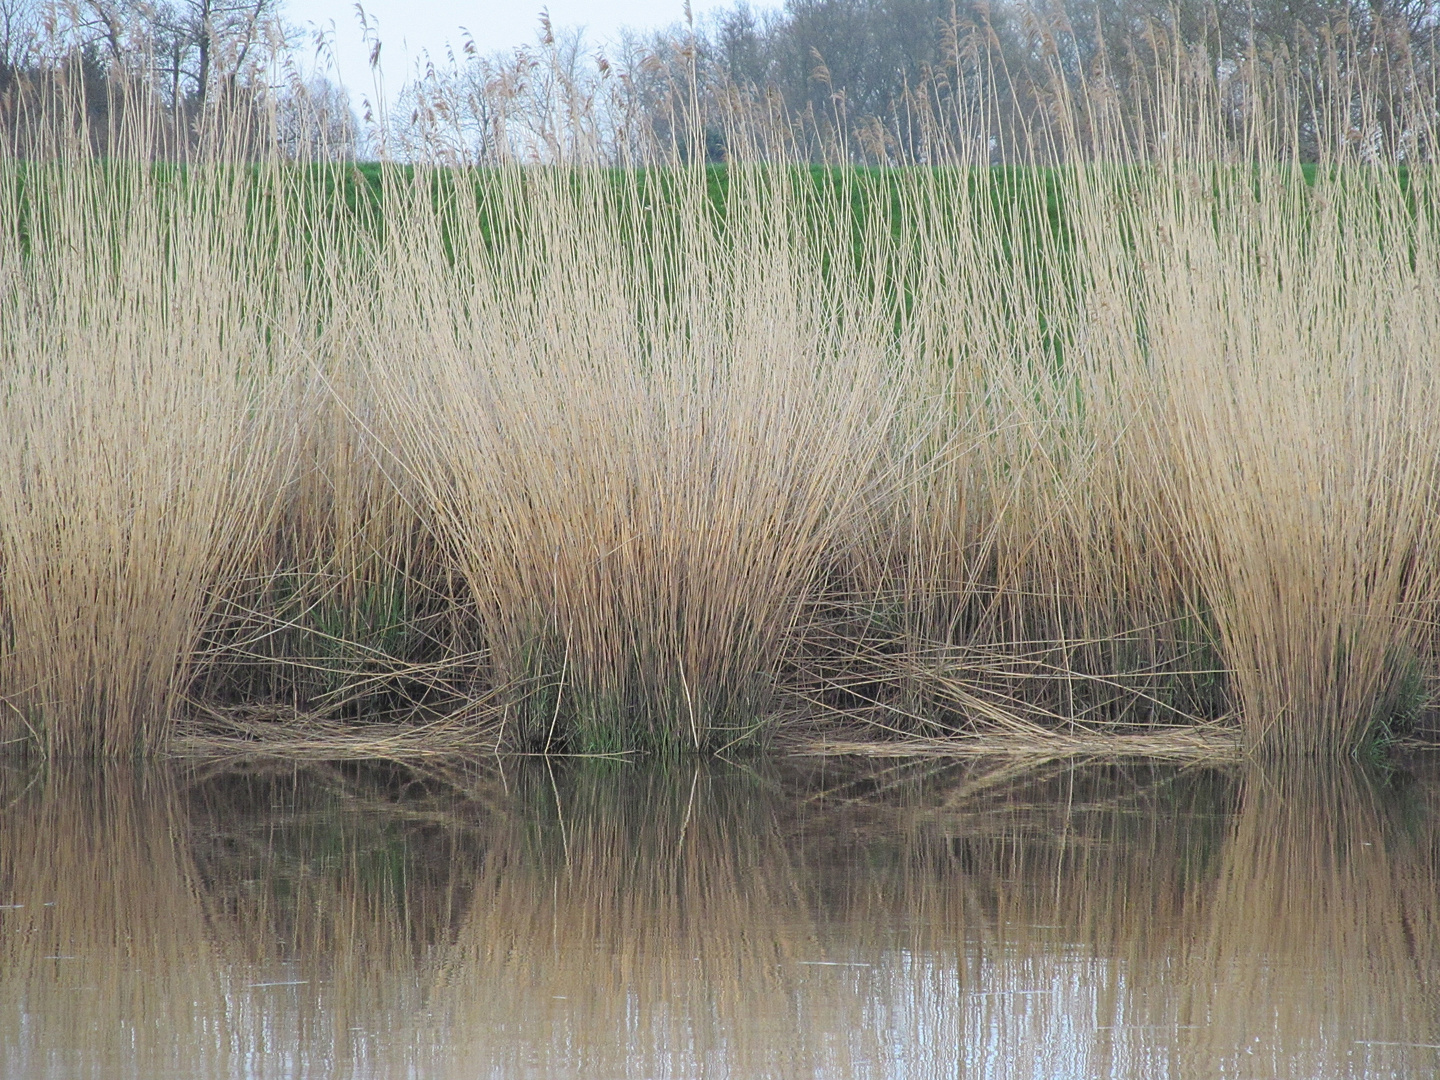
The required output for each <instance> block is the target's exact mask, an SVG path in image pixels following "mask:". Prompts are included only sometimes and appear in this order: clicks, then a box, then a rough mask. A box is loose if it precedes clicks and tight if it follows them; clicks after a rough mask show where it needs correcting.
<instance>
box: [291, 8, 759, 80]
mask: <svg viewBox="0 0 1440 1080" xmlns="http://www.w3.org/2000/svg"><path fill="white" fill-rule="evenodd" d="M728 6H730V5H729V4H727V3H721V2H720V0H694V3H693V8H694V12H695V16H696V18H700V17H701V16H702V15H704V14H705V13H706V12H709V11H713V10H715V9H717V8H721V7H728ZM756 6H765V5H763V4H762V5H756ZM542 7H543V8H548V9H549V12H550V19H551V21H552V22H553V23H554V24H555V25H556V26H557V27H562V26H565V27H574V26H583V27H585V28H586V37H587V38H588V39H589V40H591V41H592V42H594V43H595V44H596V45H597V46H598V45H603V43H604V42H605V41H607V40H613V39H614V38H615V37H616V36H617V35H618V33H619V31H620V30H621V29H622V28H624V27H634V28H636V29H651V28H656V27H663V26H669V25H671V24H673V23H678V22H681V21H682V20H683V19H684V17H685V3H684V0H499V2H497V0H469V2H468V3H467V2H464V0H365V11H366V14H367V15H368V16H369V17H370V19H371V22H372V23H373V24H377V25H378V30H379V35H380V40H381V42H382V45H383V47H382V48H381V50H380V66H381V71H382V74H383V76H384V88H385V96H386V97H387V98H393V96H394V94H395V92H396V91H397V90H399V88H400V86H401V84H402V83H403V82H404V81H405V77H406V76H407V75H408V74H409V73H410V72H411V71H413V70H414V66H415V61H416V60H417V59H419V58H421V57H423V55H424V54H425V52H426V51H427V50H428V51H429V54H430V55H431V56H432V57H434V58H435V59H436V60H442V59H443V58H444V56H445V47H446V43H447V41H448V42H449V43H450V45H451V47H452V48H453V49H454V50H455V53H456V54H457V55H459V53H460V46H461V42H462V41H463V38H462V35H461V29H460V28H461V27H464V28H465V29H466V30H467V31H469V34H470V36H471V37H472V38H474V40H475V44H476V47H477V48H478V49H479V51H480V52H481V53H489V52H493V51H495V50H497V49H508V48H512V47H514V46H516V45H521V44H525V43H533V42H534V40H535V33H536V30H537V29H538V27H539V25H540V11H541V8H542ZM284 10H285V12H286V13H287V18H288V19H289V21H290V22H291V23H292V24H294V25H296V26H299V27H302V28H306V27H309V26H314V27H318V28H320V29H323V30H327V31H328V30H330V28H331V27H332V26H333V29H334V35H333V42H334V44H333V47H332V50H333V56H334V70H333V71H332V72H331V78H332V79H333V78H336V76H338V81H340V82H341V83H343V84H344V86H345V88H346V89H347V90H349V91H350V99H351V101H354V102H358V101H359V100H360V98H361V97H370V96H371V95H372V94H373V93H374V89H373V88H374V85H375V84H374V80H373V78H372V76H371V72H370V66H369V63H368V49H367V46H366V45H365V42H364V41H363V39H362V36H361V31H360V23H359V21H358V19H357V17H356V13H355V2H354V0H287V2H286V4H285V7H284Z"/></svg>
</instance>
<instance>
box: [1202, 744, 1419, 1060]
mask: <svg viewBox="0 0 1440 1080" xmlns="http://www.w3.org/2000/svg"><path fill="white" fill-rule="evenodd" d="M1304 780H1305V782H1304V783H1299V782H1297V780H1296V778H1295V777H1287V776H1286V775H1284V774H1280V775H1274V776H1271V775H1264V774H1259V773H1257V774H1256V775H1253V776H1251V777H1249V778H1248V779H1247V783H1246V785H1245V789H1244V790H1245V795H1244V803H1243V805H1242V807H1241V810H1240V813H1239V814H1238V815H1237V817H1236V819H1235V822H1234V826H1233V828H1232V831H1231V835H1230V838H1229V842H1228V844H1227V847H1226V857H1225V860H1224V864H1223V866H1222V868H1221V872H1220V874H1219V877H1218V880H1217V881H1216V882H1215V883H1214V884H1213V886H1210V888H1211V889H1212V890H1213V897H1212V900H1211V902H1210V912H1209V917H1208V918H1207V919H1206V920H1205V922H1204V924H1203V930H1202V932H1200V933H1198V934H1197V935H1196V936H1195V938H1194V940H1193V942H1192V943H1191V951H1190V954H1189V955H1188V956H1187V960H1186V965H1185V968H1184V979H1183V982H1184V986H1185V991H1186V992H1185V996H1184V998H1183V1001H1184V1005H1183V1012H1182V1014H1181V1015H1182V1016H1183V1017H1184V1018H1185V1020H1186V1022H1187V1023H1188V1024H1191V1025H1194V1026H1193V1027H1191V1028H1189V1029H1188V1030H1189V1032H1190V1037H1189V1038H1187V1039H1186V1040H1185V1043H1184V1046H1185V1048H1184V1050H1183V1051H1182V1054H1181V1056H1180V1058H1179V1060H1180V1062H1182V1063H1184V1065H1185V1068H1184V1069H1183V1070H1177V1071H1179V1072H1181V1073H1182V1074H1183V1075H1193V1076H1211V1075H1215V1073H1216V1072H1217V1067H1218V1065H1219V1064H1220V1063H1222V1062H1223V1063H1224V1066H1225V1074H1226V1075H1228V1076H1256V1077H1261V1076H1263V1077H1272V1076H1273V1077H1281V1076H1294V1077H1312V1076H1336V1077H1338V1076H1359V1075H1365V1074H1368V1073H1372V1072H1373V1073H1378V1074H1380V1075H1411V1076H1417V1075H1423V1074H1426V1073H1428V1072H1430V1071H1431V1070H1433V1069H1435V1068H1436V1067H1437V1066H1440V1050H1437V1049H1436V1048H1435V1047H1434V1045H1433V1044H1435V1043H1437V1042H1440V1001H1437V998H1436V989H1437V983H1440V970H1437V967H1436V962H1437V959H1440V926H1437V922H1436V912H1435V898H1436V896H1437V891H1436V888H1437V881H1436V874H1435V871H1436V866H1435V839H1436V837H1435V831H1434V822H1433V818H1432V817H1431V816H1430V814H1429V813H1425V812H1424V810H1423V809H1422V808H1420V807H1418V806H1412V807H1411V813H1412V814H1413V815H1414V816H1413V817H1411V818H1410V820H1408V821H1407V820H1406V816H1402V813H1400V812H1399V811H1402V810H1403V809H1404V808H1403V806H1401V805H1397V802H1396V800H1395V799H1394V798H1387V797H1385V795H1384V793H1382V792H1380V791H1377V790H1376V789H1375V788H1374V787H1372V786H1371V785H1370V784H1369V783H1367V782H1366V781H1365V778H1364V777H1363V776H1360V775H1357V774H1355V773H1353V772H1349V771H1341V770H1336V771H1334V772H1329V771H1327V772H1325V773H1323V774H1320V775H1311V776H1306V777H1305V778H1304ZM1387 803H1389V805H1386V804H1387ZM1417 810H1419V811H1420V813H1416V811H1417ZM1431 813H1433V811H1431ZM1416 1044H1431V1045H1429V1046H1425V1045H1416Z"/></svg>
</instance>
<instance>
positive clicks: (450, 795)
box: [0, 762, 1440, 1077]
mask: <svg viewBox="0 0 1440 1080" xmlns="http://www.w3.org/2000/svg"><path fill="white" fill-rule="evenodd" d="M1006 770H1008V771H1006ZM1240 775H1241V774H1239V773H1238V772H1237V773H1229V774H1226V773H1216V772H1203V771H1198V770H1190V771H1186V770H1179V769H1175V768H1172V767H1168V766H1138V765H1137V766H1122V765H1113V764H1112V765H1095V766H1088V767H1071V766H1066V765H1064V764H1056V765H1053V766H1050V767H1049V768H1031V769H1028V770H1026V769H1021V768H1018V767H1016V766H1013V765H1012V766H1006V767H1005V769H1003V770H1002V769H997V768H989V767H983V766H982V765H980V764H978V763H970V764H940V763H935V762H925V763H919V764H916V763H908V764H904V765H900V766H896V765H893V764H875V763H871V764H868V765H863V766H837V765H836V764H834V763H833V762H823V763H816V764H815V765H813V767H812V766H798V765H786V766H777V767H774V768H771V767H766V768H765V769H764V770H762V771H761V772H760V773H749V772H743V771H733V770H731V771H726V770H719V769H713V770H701V771H698V772H690V771H688V770H687V771H675V772H669V773H666V772H661V771H647V770H642V769H637V768H634V767H631V766H621V765H616V764H604V763H601V764H599V765H594V764H588V765H570V766H565V767H563V768H560V767H557V768H555V769H554V770H553V771H552V770H551V769H549V768H546V767H543V766H540V767H533V766H527V767H522V768H520V770H519V772H518V774H517V772H516V771H515V769H512V768H510V767H509V766H508V765H507V766H506V768H505V769H504V770H503V771H502V770H499V769H495V770H488V769H487V770H480V771H477V770H476V769H475V768H474V767H469V768H467V769H462V768H458V767H457V768H455V769H453V770H450V771H448V772H447V771H444V770H442V769H440V768H438V767H437V768H433V769H430V770H429V771H427V772H426V773H424V774H423V775H422V774H417V773H411V772H405V771H399V770H394V771H391V770H386V769H383V768H376V767H366V766H349V767H346V768H345V769H343V770H339V769H329V768H322V767H310V768H307V769H305V770H304V771H303V772H301V773H296V772H294V771H293V770H292V768H290V767H286V768H284V769H277V770H273V771H267V769H265V768H263V767H256V768H251V769H249V770H248V771H246V772H244V773H236V772H234V771H228V772H220V773H218V774H215V775H202V774H201V773H200V772H198V771H190V772H185V773H176V774H166V773H164V772H161V771H158V770H152V771H150V772H148V773H146V774H144V775H143V776H142V777H139V778H137V777H136V776H134V775H133V774H127V773H122V772H118V771H115V770H111V771H108V772H104V773H102V774H101V779H100V781H99V782H96V781H95V780H94V777H93V774H88V773H81V772H69V773H65V772H62V773H55V774H51V775H50V776H49V777H47V778H45V779H43V780H37V781H35V782H34V783H33V784H31V786H30V787H29V788H28V789H27V790H24V791H23V793H22V792H21V787H22V781H23V778H18V777H16V776H13V775H12V776H9V777H7V778H6V780H5V789H6V790H5V792H4V793H3V794H4V795H5V799H4V805H6V806H7V807H8V809H7V810H6V811H5V812H4V820H3V822H0V826H3V827H0V891H3V895H0V902H3V903H6V904H20V905H24V906H23V907H20V908H7V909H6V910H5V911H4V912H3V914H0V920H3V921H0V935H3V936H0V961H3V963H0V1054H3V1056H0V1072H4V1073H5V1074H6V1075H10V1074H14V1073H17V1072H22V1073H23V1072H24V1071H25V1070H26V1069H30V1068H31V1067H32V1066H34V1065H35V1063H38V1062H41V1061H48V1062H64V1063H65V1064H64V1067H65V1068H66V1069H71V1070H73V1071H88V1072H91V1073H94V1074H97V1075H98V1074H102V1073H103V1074H106V1075H116V1074H125V1073H131V1074H135V1073H139V1074H142V1075H150V1074H156V1073H162V1072H167V1071H168V1072H178V1073H180V1074H183V1075H188V1076H205V1075H234V1074H237V1073H239V1072H241V1071H244V1070H245V1069H249V1070H251V1071H252V1072H254V1071H257V1070H258V1071H259V1072H260V1073H262V1074H265V1073H267V1072H274V1073H277V1074H287V1075H288V1074H292V1073H297V1072H309V1073H317V1074H325V1075H373V1076H390V1075H397V1074H404V1073H413V1074H420V1075H427V1076H442V1077H443V1076H457V1077H458V1076H476V1075H496V1076H498V1075H535V1076H542V1075H543V1076H566V1075H570V1076H594V1075H607V1076H627V1075H637V1076H638V1075H645V1076H663V1075H686V1076H690V1075H747V1076H749V1075H772V1076H814V1075H833V1076H851V1075H877V1074H878V1075H892V1074H895V1073H897V1072H899V1071H900V1070H901V1069H902V1068H903V1069H904V1070H906V1071H907V1072H909V1073H910V1074H912V1075H922V1076H927V1075H947V1076H949V1075H956V1074H957V1073H959V1074H961V1075H1005V1076H1027V1075H1031V1076H1036V1077H1041V1076H1044V1077H1049V1076H1055V1075H1062V1074H1064V1075H1069V1074H1075V1075H1102V1076H1103V1075H1115V1076H1133V1077H1142V1076H1152V1075H1156V1074H1157V1073H1160V1074H1164V1075H1171V1076H1182V1077H1183V1076H1195V1077H1201V1076H1211V1075H1215V1074H1217V1073H1218V1072H1220V1071H1222V1070H1223V1071H1225V1072H1226V1074H1227V1075H1236V1076H1245V1075H1255V1076H1262V1075H1264V1076H1269V1075H1277V1076H1289V1075H1293V1076H1310V1075H1327V1076H1329V1075H1337V1076H1345V1075H1362V1074H1363V1072H1364V1069H1365V1068H1366V1067H1369V1068H1372V1069H1381V1070H1391V1071H1399V1072H1402V1073H1403V1072H1407V1071H1408V1072H1412V1073H1413V1072H1415V1071H1417V1070H1422V1071H1423V1069H1424V1068H1426V1067H1429V1066H1432V1065H1434V1064H1435V1058H1434V1053H1435V1052H1434V1051H1433V1050H1428V1049H1425V1048H1423V1047H1407V1046H1402V1045H1395V1044H1402V1043H1424V1042H1433V1041H1435V1040H1434V1039H1433V1038H1431V1037H1430V1033H1431V1032H1433V1031H1435V1030H1436V1023H1437V1020H1440V1018H1437V1016H1436V1009H1435V997H1434V977H1433V974H1432V972H1433V970H1434V968H1435V965H1436V961H1437V959H1440V948H1437V946H1440V933H1437V921H1436V914H1435V910H1434V907H1435V898H1436V896H1437V894H1440V873H1437V865H1436V858H1435V848H1436V838H1437V836H1440V833H1437V830H1436V825H1435V821H1436V818H1435V816H1434V813H1433V808H1432V806H1431V805H1429V803H1434V802H1436V801H1440V800H1436V799H1435V798H1433V797H1430V796H1429V795H1428V792H1429V791H1430V786H1429V785H1427V784H1425V783H1420V782H1417V783H1414V784H1412V785H1411V786H1410V787H1409V788H1408V789H1401V788H1398V787H1395V786H1393V785H1392V786H1391V787H1383V786H1377V785H1376V784H1375V783H1373V782H1372V781H1371V780H1370V779H1368V778H1366V777H1364V776H1363V775H1357V774H1340V773H1336V774H1330V775H1326V776H1320V777H1313V776H1312V777H1305V778H1299V777H1293V776H1292V777H1289V778H1278V779H1277V778H1274V777H1271V776H1268V775H1261V774H1258V773H1253V774H1244V775H1243V781H1242V782H1241V783H1240V784H1239V785H1238V787H1237V784H1236V780H1237V778H1239V777H1240ZM17 796H18V798H17ZM1427 799H1428V803H1427ZM52 900H53V901H55V905H54V906H53V907H46V906H44V905H45V904H46V903H47V902H49V901H52ZM56 956H74V957H77V959H75V960H54V959H47V958H50V957H56ZM83 987H91V988H93V989H88V990H87V989H82V988H83ZM22 1013H23V1016H24V1019H23V1020H22V1019H21V1016H22ZM1257 1036H1258V1037H1259V1040H1258V1042H1257ZM1427 1055H1429V1056H1427Z"/></svg>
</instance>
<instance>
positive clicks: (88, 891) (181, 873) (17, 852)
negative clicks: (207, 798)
mask: <svg viewBox="0 0 1440 1080" xmlns="http://www.w3.org/2000/svg"><path fill="white" fill-rule="evenodd" d="M18 779H19V778H18V777H16V776H14V775H13V774H11V775H7V776H6V777H5V780H6V781H7V782H6V783H4V785H3V792H4V795H3V803H0V805H4V806H5V807H6V809H5V812H4V818H3V824H0V903H4V904H6V905H7V907H6V909H5V910H4V911H3V913H0V1074H3V1075H5V1076H34V1075H42V1074H44V1075H67V1076H81V1075H89V1076H126V1075H130V1076H134V1075H139V1076H162V1075H163V1076H182V1075H189V1076H203V1075H206V1074H207V1073H209V1072H213V1071H216V1070H218V1069H223V1067H224V1062H225V1055H226V1051H227V1049H228V1045H227V1044H228V1042H229V1037H230V1035H231V1034H232V1033H233V1029H232V1017H231V1014H230V1010H229V1008H228V1007H227V995H228V990H229V987H228V985H227V980H226V979H225V977H224V973H223V971H222V968H221V965H220V963H219V959H218V957H217V955H216V953H215V951H214V948H213V945H212V942H211V939H210V934H209V932H208V928H207V926H206V921H205V917H204V913H203V911H202V910H201V906H200V904H199V903H198V901H197V897H196V894H195V884H196V883H195V881H194V880H193V878H192V876H191V874H190V873H189V869H188V867H189V860H188V858H187V855H186V852H185V850H184V847H183V844H182V842H181V837H182V835H183V833H182V830H181V825H182V821H181V820H180V818H179V817H178V815H177V814H176V807H175V803H174V799H173V792H172V789H171V785H170V783H169V777H168V776H167V775H166V773H165V772H164V771H163V770H161V769H154V770H147V771H146V772H144V773H143V774H139V775H137V774H135V773H134V772H132V771H130V770H126V769H120V768H116V769H113V770H112V769H104V770H100V771H94V770H91V769H84V768H75V769H64V768H56V769H54V770H52V771H51V772H50V773H49V774H48V775H47V776H45V777H44V778H43V779H35V780H34V781H33V782H32V783H30V785H29V786H28V788H26V789H24V790H23V792H22V791H21V784H19V783H14V782H11V781H16V780H18ZM17 794H18V795H19V797H18V798H16V795H17ZM52 1070H53V1072H52Z"/></svg>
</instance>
